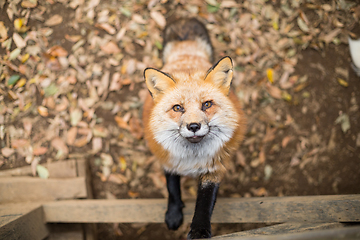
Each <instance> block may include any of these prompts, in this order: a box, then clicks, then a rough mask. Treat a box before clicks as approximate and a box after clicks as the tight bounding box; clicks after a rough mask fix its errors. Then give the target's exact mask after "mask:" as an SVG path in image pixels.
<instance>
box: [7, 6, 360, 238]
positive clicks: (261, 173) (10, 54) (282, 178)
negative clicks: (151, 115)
mask: <svg viewBox="0 0 360 240" xmlns="http://www.w3.org/2000/svg"><path fill="white" fill-rule="evenodd" d="M224 2H225V3H221V4H220V1H218V2H216V1H215V0H214V1H212V0H209V1H194V2H192V3H191V4H190V3H187V2H186V1H181V0H179V1H166V0H165V1H155V0H152V1H149V2H148V1H101V3H100V1H96V0H90V1H82V0H71V1H68V0H57V1H56V0H46V1H45V0H44V1H40V0H38V1H35V0H34V1H20V0H19V1H4V0H2V1H0V7H1V10H0V22H1V23H3V26H5V31H6V32H7V34H6V36H5V33H4V32H3V29H4V28H1V24H0V39H1V43H2V47H1V48H0V55H1V56H2V57H1V61H0V64H1V69H0V75H1V77H0V137H1V138H0V149H1V155H0V170H3V169H9V168H15V167H19V166H24V165H29V164H31V165H32V166H35V168H36V165H37V164H42V163H45V162H47V161H66V159H71V158H86V159H88V161H89V163H90V166H91V171H92V187H93V192H94V197H95V198H108V199H113V198H163V197H166V196H167V193H166V187H165V186H166V185H165V179H164V176H163V173H162V169H161V166H159V164H158V163H157V161H156V159H154V157H152V155H151V153H150V152H149V151H148V149H147V148H146V143H145V142H144V140H143V138H142V137H143V132H142V128H141V111H142V108H141V106H142V103H143V99H144V98H143V97H144V93H146V91H147V90H146V88H145V85H144V81H143V79H142V71H143V69H144V68H145V67H149V66H152V67H158V68H160V67H161V64H162V63H161V48H162V45H161V42H162V38H161V32H162V29H163V27H164V23H165V22H166V20H165V19H168V18H174V17H175V16H196V17H198V18H200V19H201V20H202V21H203V22H204V23H206V25H207V27H208V29H209V33H210V36H211V38H212V41H213V44H214V48H215V51H216V54H215V58H216V59H218V58H220V57H221V56H224V55H229V56H231V57H232V58H233V60H234V65H235V70H236V71H235V77H234V84H233V86H234V90H235V92H236V94H237V95H238V96H239V98H240V100H241V101H242V102H243V108H244V111H245V113H246V115H247V117H248V122H249V124H248V131H247V135H246V138H245V141H244V143H243V144H242V146H241V147H240V149H239V150H238V152H237V153H236V155H235V156H234V161H233V166H232V167H231V168H230V169H228V173H227V175H226V176H225V179H224V181H223V182H222V183H221V186H220V190H219V195H218V196H219V197H255V196H256V197H261V196H295V195H301V196H302V195H329V194H358V193H360V179H359V176H360V165H359V164H360V111H359V103H360V77H358V76H357V75H356V74H355V73H354V71H353V70H352V68H351V66H350V64H351V57H350V53H349V47H348V44H347V36H348V35H349V32H350V31H351V32H352V33H354V34H356V33H357V34H358V33H359V31H360V28H359V29H356V27H359V26H358V25H355V23H356V22H359V17H360V6H359V4H357V3H356V1H343V0H341V1H340V0H339V1H335V0H333V1H320V0H310V1H301V0H292V1H282V0H272V1H266V0H256V1H251V2H250V1H224ZM26 4H29V5H26ZM54 16H59V17H60V18H59V17H58V18H57V19H56V18H53V17H54ZM19 18H22V19H24V23H23V24H22V27H24V28H23V29H21V26H20V25H19V24H18V23H16V19H19ZM50 20H51V21H50ZM14 33H17V34H18V35H19V36H20V37H21V38H22V41H24V42H25V43H23V42H22V41H21V39H20V40H19V39H18V37H17V35H16V34H14ZM9 39H12V41H13V43H9V42H8V41H7V40H9ZM9 44H10V46H9ZM24 44H25V45H24ZM16 49H20V50H21V51H20V52H19V53H17V52H15V50H16ZM16 54H17V55H16ZM27 54H29V56H28V60H25V61H24V57H26V55H27ZM14 55H16V56H14ZM13 76H19V79H18V80H16V81H15V83H12V82H11V81H12V80H14V78H16V77H14V78H12V77H13ZM22 79H24V80H22ZM21 81H22V82H21ZM59 142H60V144H59ZM38 175H40V174H39V173H38ZM34 177H36V176H34ZM182 193H183V197H184V198H194V197H195V193H196V180H194V179H190V178H183V179H182ZM258 226H262V225H256V224H214V225H213V234H214V235H220V234H224V233H231V232H235V231H241V230H246V229H251V228H254V227H258ZM188 230H189V225H186V224H184V225H183V226H182V227H180V229H179V230H177V231H169V230H167V228H166V226H165V224H98V239H100V240H101V239H144V240H145V239H183V238H185V237H186V234H187V232H188Z"/></svg>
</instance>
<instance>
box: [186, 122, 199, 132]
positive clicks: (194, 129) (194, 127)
mask: <svg viewBox="0 0 360 240" xmlns="http://www.w3.org/2000/svg"><path fill="white" fill-rule="evenodd" d="M186 127H187V129H188V130H189V131H192V132H194V133H196V132H197V131H198V130H200V128H201V125H200V124H199V123H195V122H193V123H190V124H186Z"/></svg>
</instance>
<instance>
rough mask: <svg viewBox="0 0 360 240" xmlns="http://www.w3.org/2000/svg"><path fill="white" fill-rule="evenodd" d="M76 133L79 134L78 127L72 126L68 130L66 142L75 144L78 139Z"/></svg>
mask: <svg viewBox="0 0 360 240" xmlns="http://www.w3.org/2000/svg"><path fill="white" fill-rule="evenodd" d="M76 135H77V127H72V128H70V129H69V131H67V135H66V143H67V144H68V145H70V146H71V145H73V144H74V143H75V140H76Z"/></svg>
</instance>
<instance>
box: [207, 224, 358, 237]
mask: <svg viewBox="0 0 360 240" xmlns="http://www.w3.org/2000/svg"><path fill="white" fill-rule="evenodd" d="M214 239H217V240H255V239H256V240H338V239H343V240H353V239H360V227H359V226H356V227H345V228H335V229H325V230H314V231H309V232H302V233H288V234H275V235H264V236H244V237H230V238H229V237H225V236H224V237H221V236H219V237H216V238H214Z"/></svg>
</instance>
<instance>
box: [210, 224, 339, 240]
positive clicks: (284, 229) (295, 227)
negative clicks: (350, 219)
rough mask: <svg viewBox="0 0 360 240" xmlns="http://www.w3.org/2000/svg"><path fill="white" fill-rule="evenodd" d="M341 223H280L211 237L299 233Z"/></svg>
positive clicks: (228, 237) (337, 225) (223, 237)
mask: <svg viewBox="0 0 360 240" xmlns="http://www.w3.org/2000/svg"><path fill="white" fill-rule="evenodd" d="M344 226H345V224H343V223H303V222H301V223H300V222H297V223H282V224H277V225H273V226H269V227H263V228H257V229H253V230H248V231H242V232H236V233H231V234H226V235H222V236H215V237H213V239H218V240H219V239H229V240H230V239H236V238H239V237H254V236H264V235H276V234H286V233H300V232H308V231H314V230H324V229H334V228H341V227H344Z"/></svg>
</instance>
